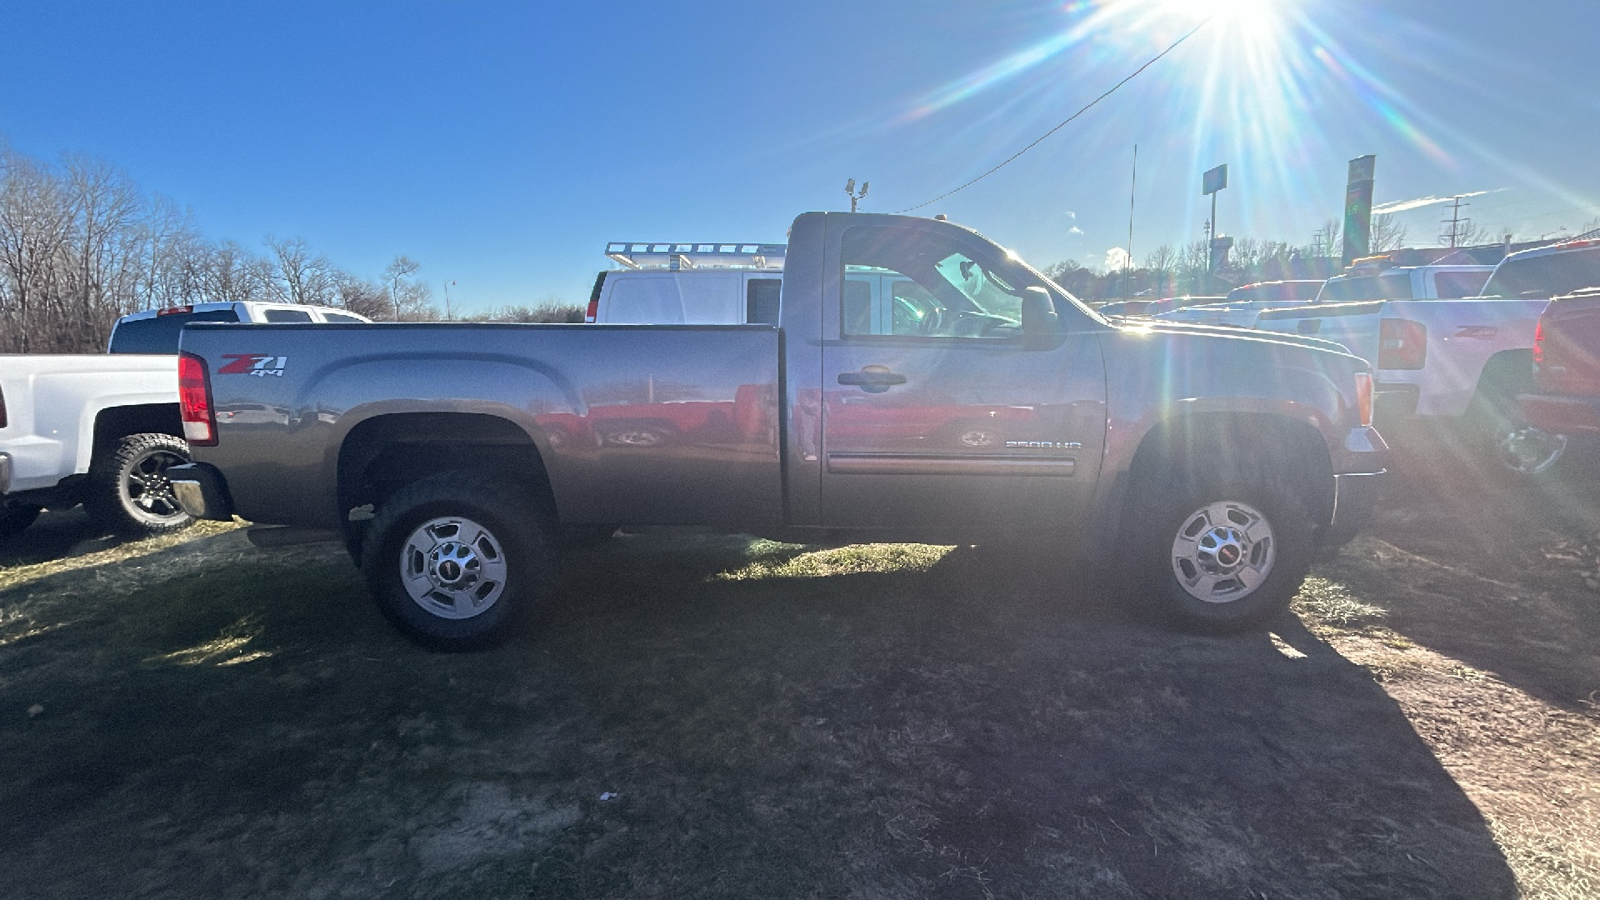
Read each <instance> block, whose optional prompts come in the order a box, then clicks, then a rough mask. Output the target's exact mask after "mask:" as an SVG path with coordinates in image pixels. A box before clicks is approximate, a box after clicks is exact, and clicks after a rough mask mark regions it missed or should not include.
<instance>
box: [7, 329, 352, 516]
mask: <svg viewBox="0 0 1600 900" xmlns="http://www.w3.org/2000/svg"><path fill="white" fill-rule="evenodd" d="M367 321H368V320H367V319H366V318H364V317H362V316H358V315H355V314H354V313H349V312H345V311H343V310H338V309H331V308H326V307H320V306H299V305H293V304H286V303H266V302H256V301H241V302H235V303H201V304H195V305H193V306H174V307H168V308H166V309H160V310H145V311H143V312H137V313H133V314H132V315H127V316H123V317H122V318H121V319H118V320H117V323H116V325H115V326H113V328H112V330H111V338H110V341H109V342H108V343H109V346H108V349H109V350H110V353H109V354H107V355H81V356H68V355H6V356H0V539H3V538H7V537H11V536H14V535H16V534H18V533H20V532H21V531H22V530H23V529H26V528H27V527H28V526H29V525H30V524H32V523H33V520H34V519H35V518H37V517H38V515H39V511H40V510H41V509H42V508H44V507H50V508H66V507H71V506H76V505H78V504H80V503H81V504H83V506H84V507H85V508H86V509H87V510H88V511H89V513H90V514H91V515H92V516H94V518H95V519H96V520H97V521H98V522H99V523H100V524H101V525H102V526H103V527H105V528H106V529H108V530H110V531H114V532H117V533H119V534H124V535H129V536H140V535H149V534H160V533H162V532H168V531H176V530H177V529H180V528H183V527H185V526H187V525H188V524H189V523H190V522H191V521H192V519H191V518H190V516H189V515H188V514H187V513H185V512H184V511H183V509H182V508H181V507H179V505H178V502H177V499H176V498H175V497H174V496H173V494H172V486H171V485H170V484H169V483H168V481H167V476H166V472H167V469H168V468H170V467H171V466H174V465H179V464H181V463H186V462H188V461H189V445H188V444H186V443H185V442H184V440H183V426H182V423H181V422H180V420H179V416H178V357H177V352H178V334H179V332H180V331H181V330H182V329H183V326H184V325H185V324H187V323H189V322H246V323H251V322H253V323H296V322H299V323H346V324H361V323H365V322H367Z"/></svg>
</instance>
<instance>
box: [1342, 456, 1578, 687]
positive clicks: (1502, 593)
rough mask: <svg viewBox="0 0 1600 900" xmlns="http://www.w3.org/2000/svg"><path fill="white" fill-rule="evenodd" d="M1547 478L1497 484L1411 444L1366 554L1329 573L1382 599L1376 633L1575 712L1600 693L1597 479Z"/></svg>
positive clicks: (1490, 476) (1352, 554) (1493, 477)
mask: <svg viewBox="0 0 1600 900" xmlns="http://www.w3.org/2000/svg"><path fill="white" fill-rule="evenodd" d="M1587 459H1589V456H1588V455H1585V456H1581V457H1580V460H1587ZM1554 476H1555V477H1550V478H1545V479H1535V480H1530V479H1514V478H1509V477H1507V476H1506V473H1504V472H1500V471H1497V470H1496V469H1495V467H1494V466H1493V465H1491V464H1489V463H1488V462H1486V461H1485V460H1483V459H1482V458H1481V457H1474V456H1472V455H1470V454H1464V453H1462V452H1461V451H1460V449H1459V445H1450V444H1447V443H1443V442H1435V443H1431V444H1430V443H1421V442H1419V443H1416V444H1413V446H1412V449H1411V450H1410V451H1409V452H1407V453H1406V454H1403V455H1402V456H1401V457H1400V458H1399V460H1398V466H1397V471H1396V473H1395V477H1394V478H1393V479H1392V480H1391V483H1390V485H1389V486H1388V490H1387V491H1386V494H1385V499H1384V502H1383V503H1382V504H1381V505H1380V510H1379V513H1378V514H1377V515H1376V516H1375V518H1374V521H1373V522H1372V523H1371V525H1370V527H1368V528H1367V530H1366V534H1367V535H1368V538H1370V540H1367V539H1363V540H1360V541H1358V542H1357V543H1356V544H1355V545H1353V546H1352V548H1351V549H1350V550H1349V551H1347V552H1346V553H1345V554H1344V555H1343V556H1342V557H1341V558H1340V559H1339V560H1338V561H1336V562H1335V563H1334V564H1333V565H1332V566H1330V567H1328V568H1327V572H1328V574H1330V575H1332V576H1334V577H1338V578H1341V579H1343V580H1346V581H1348V582H1349V583H1351V584H1352V585H1354V586H1356V587H1357V588H1358V589H1359V590H1361V591H1362V592H1363V593H1365V594H1367V595H1369V596H1381V597H1382V598H1383V605H1384V606H1386V607H1387V608H1388V610H1389V615H1388V616H1387V617H1386V618H1385V620H1384V624H1385V625H1387V626H1388V627H1390V628H1393V629H1394V630H1395V631H1398V632H1400V633H1401V634H1403V635H1405V636H1406V637H1407V638H1409V639H1411V640H1413V641H1415V642H1417V643H1418V644H1421V645H1423V646H1426V647H1428V648H1430V649H1433V650H1436V651H1438V652H1440V653H1443V654H1445V655H1447V656H1450V657H1453V658H1456V659H1459V660H1461V661H1462V662H1464V663H1466V664H1467V665H1470V666H1472V667H1474V668H1476V669H1479V670H1481V671H1484V672H1492V673H1494V674H1495V675H1497V676H1498V677H1500V678H1501V679H1502V680H1504V681H1506V682H1507V683H1509V684H1512V685H1515V686H1516V687H1518V688H1519V689H1521V690H1523V691H1525V692H1527V693H1528V694H1530V695H1532V696H1534V697H1538V698H1539V699H1541V700H1544V701H1546V702H1549V703H1553V704H1556V705H1557V706H1560V707H1563V708H1566V709H1581V708H1583V704H1584V701H1585V700H1590V701H1592V700H1593V697H1592V696H1591V695H1592V693H1593V692H1594V691H1595V690H1596V689H1597V688H1600V657H1597V656H1596V655H1595V653H1594V648H1595V646H1597V645H1600V591H1596V589H1595V585H1594V583H1593V582H1594V580H1595V579H1597V578H1600V467H1595V466H1591V465H1587V464H1585V465H1581V466H1576V465H1575V466H1573V467H1571V468H1568V469H1565V470H1563V471H1560V472H1557V473H1554ZM1585 578H1588V579H1589V581H1586V580H1585Z"/></svg>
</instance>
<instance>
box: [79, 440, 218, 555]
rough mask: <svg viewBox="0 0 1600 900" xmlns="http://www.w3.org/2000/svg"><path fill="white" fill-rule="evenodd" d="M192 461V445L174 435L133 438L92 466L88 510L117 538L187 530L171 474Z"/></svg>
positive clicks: (120, 442) (185, 515)
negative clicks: (175, 468)
mask: <svg viewBox="0 0 1600 900" xmlns="http://www.w3.org/2000/svg"><path fill="white" fill-rule="evenodd" d="M187 462H189V445H188V444H186V443H184V441H183V439H182V438H179V437H174V436H173V435H170V434H160V433H155V432H148V433H143V434H130V435H127V436H126V437H123V438H122V439H120V440H118V441H117V443H116V445H115V446H114V447H113V448H112V449H111V451H110V452H108V453H105V454H103V455H102V456H101V457H100V458H98V459H96V460H95V461H94V463H93V464H92V465H91V466H90V467H89V480H88V493H87V495H85V497H84V501H83V505H84V507H85V508H87V509H88V510H89V513H90V515H92V516H94V517H95V519H96V520H98V521H99V522H100V523H101V524H103V525H105V526H106V527H108V528H110V529H111V530H112V531H115V532H117V533H118V534H124V535H128V536H131V537H138V536H143V535H152V534H165V533H167V532H169V531H178V530H179V529H182V528H188V527H189V526H190V525H191V524H193V522H194V519H193V518H192V517H191V516H190V515H189V514H188V513H186V512H184V511H183V507H181V506H179V505H178V497H177V495H176V494H174V493H173V491H172V482H170V481H168V480H167V470H168V469H170V468H172V467H173V466H177V465H182V464H184V463H187Z"/></svg>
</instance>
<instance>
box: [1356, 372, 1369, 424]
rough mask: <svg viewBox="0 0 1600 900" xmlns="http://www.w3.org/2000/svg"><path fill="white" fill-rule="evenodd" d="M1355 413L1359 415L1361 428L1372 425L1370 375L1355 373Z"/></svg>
mask: <svg viewBox="0 0 1600 900" xmlns="http://www.w3.org/2000/svg"><path fill="white" fill-rule="evenodd" d="M1356 411H1357V412H1358V413H1360V414H1361V425H1362V427H1363V428H1366V427H1370V426H1371V425H1372V373H1371V372H1357V373H1356Z"/></svg>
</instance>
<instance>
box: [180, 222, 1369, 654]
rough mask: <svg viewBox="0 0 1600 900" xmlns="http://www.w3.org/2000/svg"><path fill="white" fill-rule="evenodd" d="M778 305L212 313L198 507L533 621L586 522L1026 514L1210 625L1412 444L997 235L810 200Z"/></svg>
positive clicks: (1020, 535)
mask: <svg viewBox="0 0 1600 900" xmlns="http://www.w3.org/2000/svg"><path fill="white" fill-rule="evenodd" d="M780 307H781V308H780V318H779V325H778V326H777V327H773V326H769V325H725V326H716V325H713V326H649V325H620V326H610V325H474V324H428V325H412V324H389V325H319V326H296V325H270V326H261V325H254V326H248V327H245V326H236V325H195V326H191V327H189V328H186V329H185V330H184V332H183V337H182V351H183V352H182V355H181V357H180V362H179V381H180V392H181V395H182V410H183V417H184V426H185V429H186V436H187V437H188V439H189V442H190V444H191V445H192V446H193V453H194V457H195V462H194V463H193V464H191V465H188V466H183V467H179V468H177V469H175V470H172V471H171V472H170V477H171V479H172V482H173V485H174V489H175V492H176V493H177V495H178V497H179V499H180V502H181V503H182V504H183V506H184V508H185V509H187V510H188V511H189V512H191V513H192V514H194V515H196V516H200V517H204V518H212V519H217V518H223V519H225V518H228V517H229V516H231V515H233V514H237V515H239V516H241V517H243V518H246V519H248V520H251V521H252V522H255V523H258V527H259V526H261V525H272V526H287V528H286V529H285V531H286V532H287V534H286V536H285V537H284V540H290V539H301V538H311V537H319V536H320V537H325V538H328V539H342V540H343V541H344V542H345V544H346V546H347V547H348V548H349V549H350V552H351V555H352V556H353V557H354V558H355V559H356V560H357V561H358V563H359V564H360V566H361V567H362V569H363V571H364V574H365V576H366V579H367V582H368V585H369V587H370V589H371V592H372V594H373V596H374V597H375V598H376V600H377V601H378V603H379V605H380V607H381V608H382V609H383V610H384V612H385V613H386V614H387V615H388V616H389V617H390V618H391V619H392V620H393V621H394V622H396V623H397V624H398V625H399V626H400V627H401V628H402V629H404V630H405V631H406V632H407V633H409V634H410V635H411V636H413V637H414V638H417V639H419V640H421V641H422V642H424V643H427V644H430V645H434V646H442V647H448V648H459V647H466V646H475V645H481V644H485V643H489V642H492V641H495V640H498V639H500V638H503V637H504V636H505V635H506V634H508V633H509V632H510V631H511V630H512V629H513V628H514V627H515V626H516V625H517V623H518V622H519V621H521V620H522V619H524V617H525V614H526V613H527V612H528V611H529V610H530V609H531V608H534V607H536V606H537V604H538V603H539V601H540V599H541V594H542V593H543V592H544V591H545V590H546V589H547V585H548V581H547V580H546V577H545V576H546V575H547V574H548V573H549V567H550V561H551V557H552V555H553V550H554V548H555V547H556V546H557V545H558V544H559V540H558V539H559V538H560V536H561V534H562V532H563V531H564V530H567V531H573V530H582V529H596V528H598V529H599V530H601V531H602V532H604V531H606V530H607V529H610V528H613V527H614V526H617V525H700V526H715V527H721V528H726V529H730V530H740V531H747V532H751V533H755V534H763V535H771V536H776V537H783V538H788V539H800V540H804V539H805V538H806V537H807V536H810V537H813V538H814V537H817V536H821V535H826V536H827V537H828V538H829V539H831V540H837V539H838V538H839V537H840V536H841V535H844V536H847V537H848V538H849V539H860V540H924V541H940V542H969V541H995V540H1019V541H1020V540H1025V541H1027V542H1029V544H1030V545H1031V546H1039V547H1042V548H1044V552H1052V553H1056V554H1058V555H1059V554H1062V553H1073V554H1077V555H1080V556H1083V557H1089V558H1099V559H1117V560H1120V561H1121V563H1120V564H1122V565H1124V566H1125V567H1126V571H1127V572H1128V579H1129V583H1130V584H1137V585H1140V588H1141V589H1140V591H1139V595H1141V596H1145V597H1149V598H1151V599H1154V600H1156V601H1158V603H1159V605H1160V607H1161V608H1163V609H1165V610H1166V611H1167V612H1169V613H1170V614H1172V615H1173V616H1175V617H1176V618H1177V619H1178V620H1180V621H1181V622H1182V623H1185V624H1187V625H1188V626H1190V627H1194V628H1196V629H1199V630H1206V631H1229V630H1238V629H1242V628H1246V627H1252V626H1257V625H1260V624H1262V623H1263V622H1265V621H1266V620H1267V619H1269V618H1270V617H1272V616H1274V615H1276V614H1277V613H1279V612H1280V611H1282V610H1283V609H1284V607H1285V606H1286V605H1287V604H1288V602H1289V600H1290V598H1291V597H1292V596H1293V595H1294V593H1295V591H1296V590H1297V589H1298V587H1299V585H1300V582H1301V580H1302V578H1303V577H1304V575H1305V571H1306V568H1307V566H1308V564H1309V560H1310V558H1311V556H1312V554H1313V551H1314V550H1315V549H1316V548H1317V547H1318V546H1323V547H1327V546H1337V545H1338V544H1339V543H1340V542H1342V541H1344V540H1347V539H1348V538H1349V537H1350V535H1351V534H1352V531H1353V528H1354V527H1355V525H1356V523H1357V522H1358V521H1359V519H1360V518H1361V515H1362V513H1363V511H1364V510H1365V509H1366V508H1367V507H1368V506H1369V505H1370V503H1371V500H1372V498H1373V493H1374V487H1375V486H1376V484H1377V483H1378V482H1379V480H1380V478H1379V476H1380V475H1381V474H1382V472H1383V470H1384V462H1385V457H1386V455H1387V452H1388V451H1387V447H1386V445H1385V444H1384V442H1383V439H1382V438H1381V437H1379V435H1378V434H1377V432H1375V431H1374V430H1373V429H1372V427H1371V424H1370V423H1371V399H1372V393H1371V390H1372V379H1371V374H1370V370H1369V368H1368V366H1367V364H1366V363H1365V362H1363V361H1361V360H1360V359H1357V358H1355V357H1353V356H1350V355H1347V354H1344V353H1342V352H1338V351H1337V350H1332V349H1328V347H1330V346H1331V345H1328V344H1326V343H1325V342H1320V341H1317V340H1315V339H1308V338H1300V337H1297V336H1292V335H1278V334H1259V333H1241V332H1239V331H1238V330H1237V329H1205V328H1198V327H1194V326H1182V325H1162V324H1159V323H1141V324H1127V323H1116V322H1112V321H1108V320H1107V319H1104V318H1102V317H1100V316H1098V315H1096V314H1095V313H1094V312H1092V311H1090V310H1089V309H1088V308H1087V307H1085V306H1084V305H1083V304H1082V303H1080V302H1078V301H1077V300H1076V299H1074V298H1073V297H1071V296H1070V295H1068V294H1067V293H1066V292H1065V291H1063V290H1061V288H1060V287H1058V286H1056V285H1055V284H1053V283H1051V282H1050V281H1049V280H1048V279H1046V278H1045V277H1044V276H1042V275H1040V274H1039V273H1038V272H1037V271H1035V270H1034V269H1032V268H1030V267H1028V266H1027V265H1026V264H1024V263H1022V262H1021V261H1020V260H1018V259H1017V258H1016V257H1015V256H1014V255H1012V254H1011V253H1009V252H1007V251H1006V250H1004V249H1003V248H1001V247H999V246H996V245H995V244H994V243H992V242H990V241H989V240H987V239H985V238H984V237H982V236H980V235H979V234H977V233H975V232H973V231H971V230H969V229H967V228H963V227H960V226H957V225H955V224H952V223H949V222H945V221H940V220H928V219H919V218H911V217H904V216H887V215H869V214H842V213H807V214H805V215H802V216H800V217H799V218H798V219H796V220H795V222H794V225H793V227H792V229H791V232H790V242H789V245H788V258H787V261H786V264H785V268H784V277H783V287H782V295H781V301H780Z"/></svg>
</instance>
